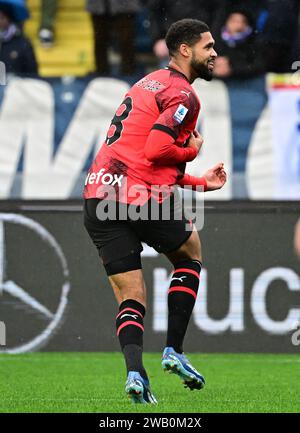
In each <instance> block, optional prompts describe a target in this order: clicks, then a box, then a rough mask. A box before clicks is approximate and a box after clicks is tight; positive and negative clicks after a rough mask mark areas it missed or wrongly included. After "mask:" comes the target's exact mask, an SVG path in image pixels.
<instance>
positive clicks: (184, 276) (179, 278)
mask: <svg viewBox="0 0 300 433" xmlns="http://www.w3.org/2000/svg"><path fill="white" fill-rule="evenodd" d="M183 278H186V275H183V276H182V277H173V278H172V280H171V281H174V280H179V281H180V282H181V283H183V281H182V280H183Z"/></svg>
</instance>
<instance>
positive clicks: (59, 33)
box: [25, 0, 94, 77]
mask: <svg viewBox="0 0 300 433" xmlns="http://www.w3.org/2000/svg"><path fill="white" fill-rule="evenodd" d="M27 5H28V8H29V10H30V14H31V19H29V20H28V21H27V22H26V24H25V33H26V35H27V36H29V37H30V39H31V40H32V42H33V45H34V48H35V52H36V55H37V59H38V63H39V65H40V75H41V76H43V77H46V76H63V75H75V76H84V75H86V74H87V73H89V72H92V71H93V70H94V54H93V32H92V26H91V22H90V17H89V14H88V13H87V12H86V11H85V8H84V6H85V1H84V0H60V1H59V5H58V13H57V18H56V25H55V45H54V46H53V47H52V48H48V49H45V48H43V47H42V46H41V45H40V41H39V38H38V30H39V25H40V0H27Z"/></svg>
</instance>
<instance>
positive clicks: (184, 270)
mask: <svg viewBox="0 0 300 433" xmlns="http://www.w3.org/2000/svg"><path fill="white" fill-rule="evenodd" d="M201 266H202V265H201V262H199V261H198V260H182V261H180V262H178V263H176V265H175V266H174V267H175V270H174V273H173V275H172V281H171V285H170V289H169V292H168V308H169V316H168V333H167V346H168V347H173V348H174V350H175V351H176V352H178V353H182V352H183V348H182V345H183V339H184V336H185V333H186V330H187V327H188V323H189V320H190V317H191V314H192V311H193V308H194V305H195V301H196V298H197V292H198V286H199V278H200V272H201Z"/></svg>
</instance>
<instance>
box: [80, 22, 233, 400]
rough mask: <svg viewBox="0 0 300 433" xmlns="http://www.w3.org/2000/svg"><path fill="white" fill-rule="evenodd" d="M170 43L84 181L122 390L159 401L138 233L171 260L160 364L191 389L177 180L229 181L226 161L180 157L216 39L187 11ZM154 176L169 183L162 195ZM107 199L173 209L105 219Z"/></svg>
mask: <svg viewBox="0 0 300 433" xmlns="http://www.w3.org/2000/svg"><path fill="white" fill-rule="evenodd" d="M166 43H167V46H168V49H169V52H170V63H169V66H168V67H167V68H166V69H160V70H158V71H154V72H152V73H151V74H149V75H147V76H146V77H144V78H143V79H142V80H140V81H139V82H138V83H136V84H135V85H133V86H132V88H131V89H130V90H129V91H128V92H127V94H126V95H125V98H124V100H123V102H122V103H121V105H120V106H119V108H118V109H117V111H116V114H115V116H114V118H113V120H112V122H111V125H110V128H109V131H108V134H107V137H106V140H105V142H104V144H103V146H102V147H101V149H100V151H99V153H98V154H97V156H96V158H95V160H94V162H93V164H92V166H91V168H90V170H89V173H88V175H87V178H86V182H85V190H84V198H85V203H84V209H85V227H86V229H87V231H88V233H89V235H90V237H91V239H92V240H93V242H94V244H95V246H96V247H97V249H98V252H99V255H100V258H101V259H102V262H103V265H104V267H105V270H106V273H107V275H108V278H109V281H110V283H111V285H112V288H113V290H114V293H115V296H116V299H117V301H118V304H119V312H118V314H117V316H116V329H117V335H118V337H119V341H120V345H121V349H122V352H123V354H124V357H125V361H126V367H127V381H126V385H125V390H126V393H127V394H128V396H129V397H131V399H132V401H133V402H136V403H155V402H156V399H155V397H154V396H153V394H152V393H151V391H150V386H149V379H148V376H147V373H146V370H145V368H144V366H143V362H142V351H143V332H144V324H143V319H144V316H145V312H146V287H145V282H144V279H143V274H142V270H141V269H142V266H141V257H140V254H141V251H142V249H143V248H142V244H141V242H142V241H143V242H145V243H147V244H148V245H150V246H152V247H153V248H155V249H156V251H158V252H160V253H163V254H165V256H166V257H167V258H168V259H169V260H170V262H171V263H172V264H173V266H174V272H173V276H172V280H171V284H170V289H169V292H168V311H169V313H168V331H167V341H166V347H165V350H164V352H163V359H162V366H163V368H164V369H165V370H169V371H171V372H173V373H176V374H177V375H178V376H179V377H180V378H181V379H182V381H183V382H184V384H185V386H186V387H188V388H190V389H191V390H192V389H201V388H202V387H203V386H204V383H205V381H204V378H203V376H202V375H201V374H200V373H199V372H198V371H197V370H195V369H194V368H193V367H192V366H191V364H190V363H189V361H188V360H187V358H186V357H185V355H184V353H183V340H184V336H185V333H186V330H187V326H188V323H189V320H190V317H191V314H192V311H193V307H194V304H195V300H196V297H197V291H198V285H199V277H200V271H201V266H202V256H201V245H200V239H199V235H198V233H197V231H196V229H195V228H194V230H189V231H188V230H186V227H187V226H188V224H189V221H188V219H187V218H186V217H185V216H182V218H181V219H180V220H178V219H176V218H175V213H176V209H175V208H176V206H177V205H175V202H174V193H173V187H174V185H176V184H177V185H180V186H184V185H191V186H193V187H196V186H198V185H202V186H203V188H204V190H205V191H212V190H215V189H219V188H221V187H222V186H223V185H224V183H225V182H226V173H225V171H224V168H223V164H222V163H219V164H217V165H216V166H215V167H213V168H212V169H210V170H208V171H207V172H206V173H205V174H204V175H203V177H194V176H189V175H188V174H185V173H184V167H185V163H186V162H188V161H192V160H193V159H195V158H196V156H197V154H198V152H199V150H200V148H201V146H202V142H203V139H202V137H201V135H200V134H199V133H198V132H197V131H195V126H196V122H197V118H198V114H199V110H200V102H199V100H198V97H197V95H196V93H195V91H194V89H193V87H192V86H191V83H192V82H193V81H194V80H195V79H196V78H198V77H199V78H203V79H205V80H207V81H210V80H211V79H212V71H213V66H214V60H215V58H216V55H217V54H216V52H215V51H214V39H213V38H212V35H211V33H210V31H209V28H208V27H207V25H206V24H205V23H203V22H201V21H198V20H194V19H184V20H180V21H178V22H176V23H174V24H173V25H172V26H171V27H170V29H169V31H168V33H167V36H166ZM153 185H158V186H161V185H165V186H168V187H169V189H167V191H166V194H165V196H164V197H160V196H159V194H157V189H156V188H153ZM108 187H109V188H108ZM108 189H109V194H108V195H107V194H106V192H107V190H108ZM111 190H113V192H115V194H111ZM137 197H139V201H138V205H139V206H137V201H136V198H137ZM104 198H105V199H104ZM105 202H107V203H111V202H115V203H118V205H119V210H124V208H125V209H126V210H127V211H128V209H129V208H130V207H131V206H136V208H139V209H140V210H141V211H140V214H141V215H144V214H143V212H142V210H146V212H148V211H149V209H151V206H149V204H152V203H154V202H156V204H157V205H158V207H159V209H160V210H161V207H162V206H164V205H165V204H167V205H168V206H169V208H170V210H171V214H170V217H169V219H168V220H165V219H163V218H162V217H161V213H159V215H160V217H159V220H156V221H154V220H152V219H151V218H150V220H148V221H147V220H145V219H137V220H135V219H133V218H131V217H130V216H129V215H128V214H127V218H126V220H120V218H118V217H117V218H116V217H114V218H113V217H111V216H109V217H108V218H106V219H105V218H102V214H101V212H102V211H103V207H102V205H103V203H105ZM101 210H102V211H101ZM100 214H101V215H100ZM100 216H101V218H100Z"/></svg>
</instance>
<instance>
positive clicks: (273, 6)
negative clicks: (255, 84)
mask: <svg viewBox="0 0 300 433" xmlns="http://www.w3.org/2000/svg"><path fill="white" fill-rule="evenodd" d="M268 5H269V18H268V20H267V23H266V28H265V30H264V42H265V55H266V61H267V69H268V71H270V72H278V73H280V72H291V65H292V62H293V60H300V59H295V58H294V59H293V55H294V53H295V49H296V44H297V32H298V25H299V24H298V16H299V8H300V3H299V0H268Z"/></svg>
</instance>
